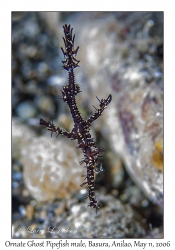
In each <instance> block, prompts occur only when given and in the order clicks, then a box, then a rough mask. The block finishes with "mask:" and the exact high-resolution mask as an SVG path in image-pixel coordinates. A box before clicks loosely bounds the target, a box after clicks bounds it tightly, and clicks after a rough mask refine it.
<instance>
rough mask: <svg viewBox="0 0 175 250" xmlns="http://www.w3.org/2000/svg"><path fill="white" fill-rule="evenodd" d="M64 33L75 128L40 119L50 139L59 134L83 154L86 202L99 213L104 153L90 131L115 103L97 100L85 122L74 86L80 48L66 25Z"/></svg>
mask: <svg viewBox="0 0 175 250" xmlns="http://www.w3.org/2000/svg"><path fill="white" fill-rule="evenodd" d="M63 31H64V37H63V41H64V45H65V48H64V49H63V48H61V50H62V52H63V55H64V60H63V61H62V63H63V65H62V67H63V68H64V69H65V70H66V71H67V72H68V85H66V86H63V87H62V91H61V92H62V100H63V101H64V102H65V103H67V105H68V107H69V110H70V112H71V115H72V119H73V121H74V127H73V128H72V130H71V132H67V131H66V130H64V129H61V128H59V127H57V128H56V126H55V125H54V124H53V122H52V121H50V122H46V121H45V120H43V119H42V118H41V119H40V125H42V126H45V127H46V128H47V129H48V130H49V131H50V132H51V136H52V134H53V133H56V137H58V136H59V135H64V136H66V137H67V138H70V139H72V140H77V143H78V148H80V149H81V150H82V152H83V155H84V158H83V159H82V161H81V162H80V165H81V164H83V163H84V164H85V167H86V170H87V175H86V176H85V178H84V180H86V181H85V182H83V183H82V184H81V185H80V186H81V187H82V186H84V185H86V184H87V192H88V195H87V198H89V204H88V206H90V207H91V208H95V209H96V212H97V210H98V209H99V208H100V203H99V202H98V201H97V200H96V197H95V173H99V172H101V171H103V168H102V165H101V163H100V162H99V160H98V158H99V154H100V152H101V151H103V150H102V149H100V148H98V147H97V146H96V144H95V142H94V139H93V138H92V137H91V134H90V127H91V124H92V122H94V121H95V120H96V119H98V118H99V117H100V116H101V115H102V113H103V111H104V110H105V109H106V107H107V106H108V105H109V103H110V102H111V100H112V95H111V94H110V95H109V96H108V97H107V98H106V99H101V100H100V99H99V98H98V97H97V99H98V101H99V107H98V108H95V112H94V113H92V114H91V115H90V117H89V118H88V119H87V120H84V119H83V118H82V116H81V114H80V112H79V109H78V106H77V103H76V98H75V96H76V95H77V94H79V93H80V92H81V90H80V86H79V85H78V84H76V83H75V75H74V70H75V69H76V68H77V67H79V63H80V60H77V59H76V57H75V56H76V55H77V52H78V50H79V46H78V47H77V48H76V49H74V42H75V35H73V28H71V26H70V25H67V24H65V25H64V26H63Z"/></svg>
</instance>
